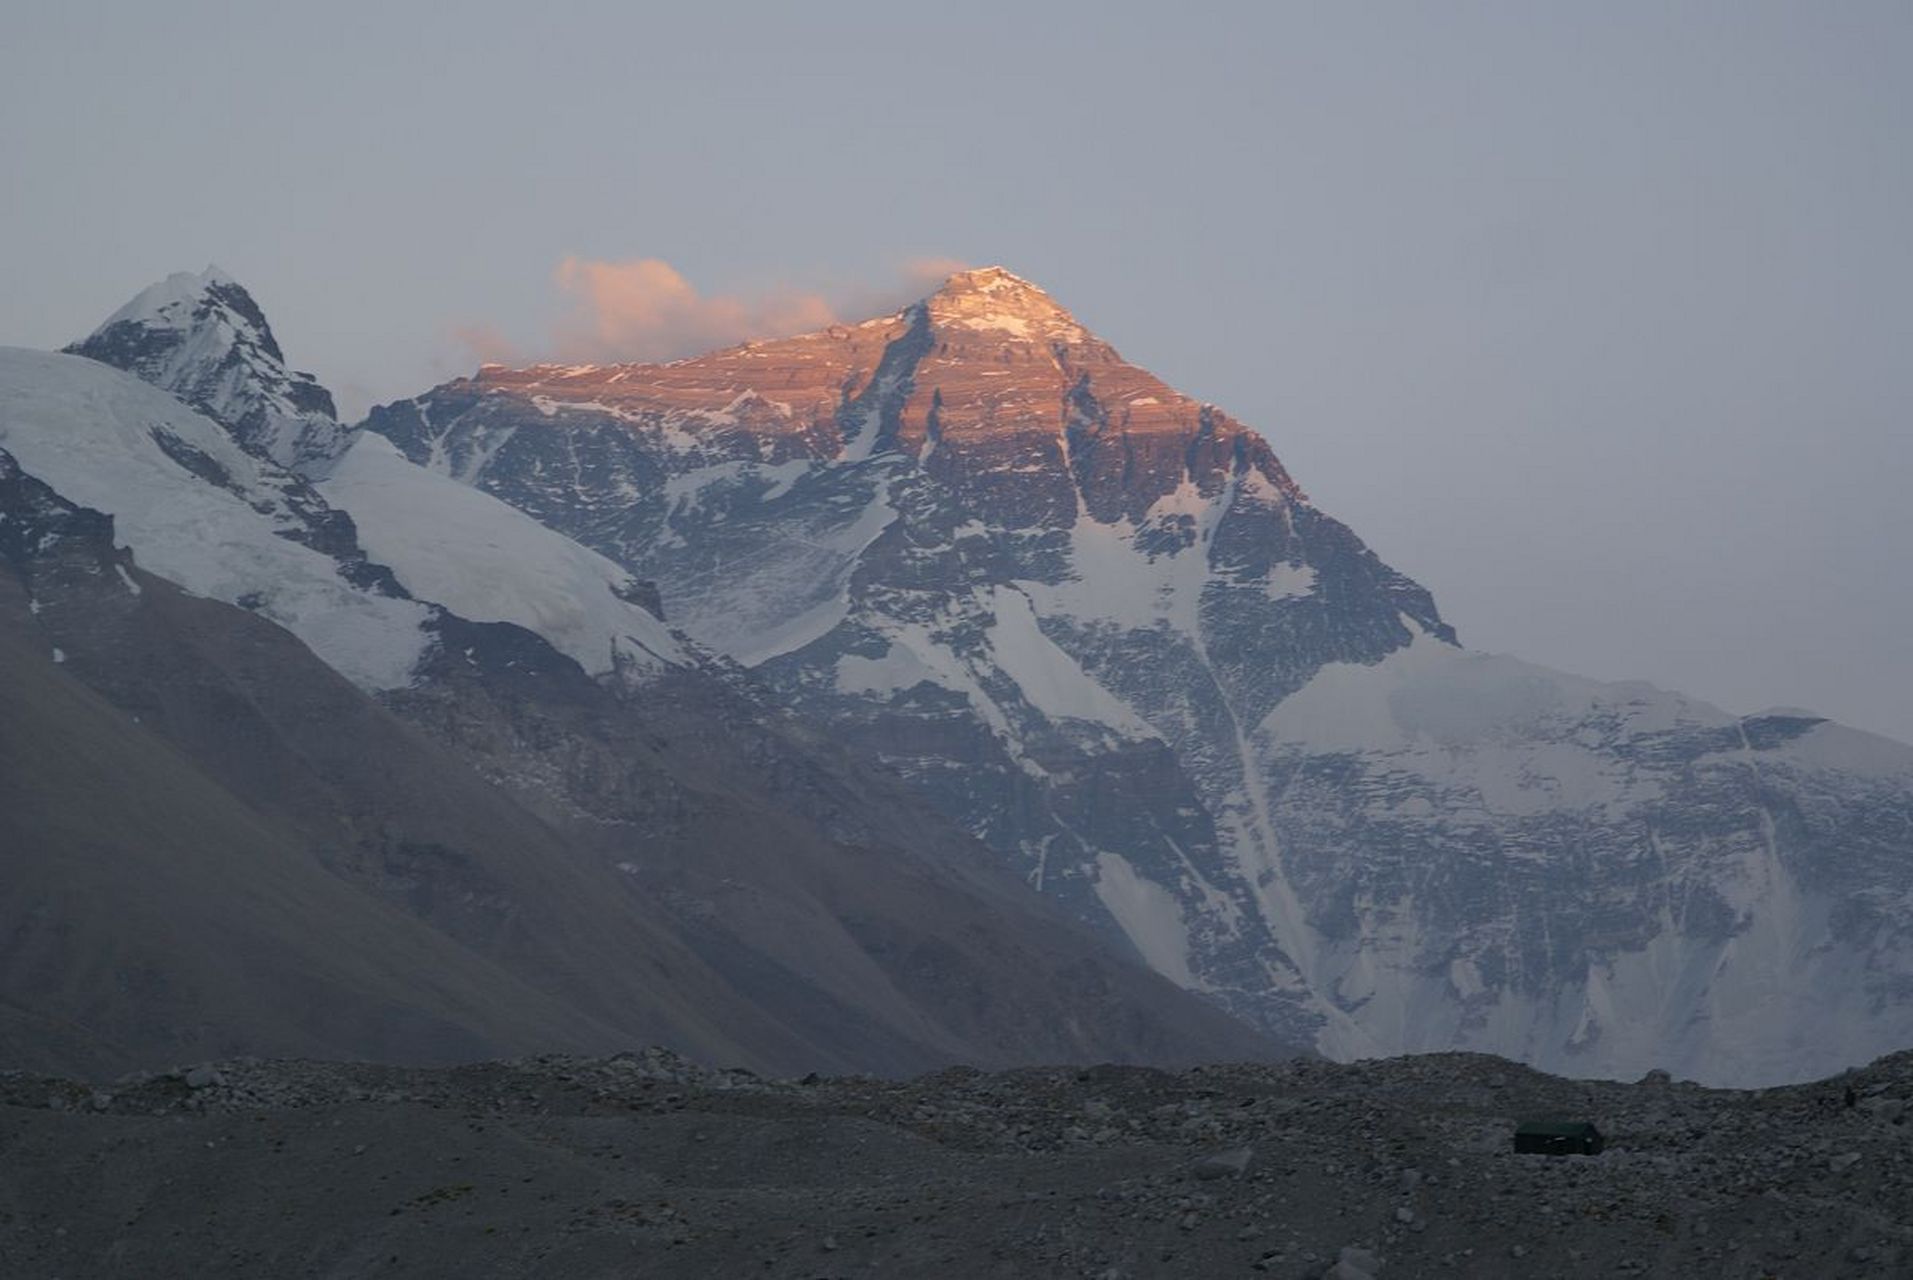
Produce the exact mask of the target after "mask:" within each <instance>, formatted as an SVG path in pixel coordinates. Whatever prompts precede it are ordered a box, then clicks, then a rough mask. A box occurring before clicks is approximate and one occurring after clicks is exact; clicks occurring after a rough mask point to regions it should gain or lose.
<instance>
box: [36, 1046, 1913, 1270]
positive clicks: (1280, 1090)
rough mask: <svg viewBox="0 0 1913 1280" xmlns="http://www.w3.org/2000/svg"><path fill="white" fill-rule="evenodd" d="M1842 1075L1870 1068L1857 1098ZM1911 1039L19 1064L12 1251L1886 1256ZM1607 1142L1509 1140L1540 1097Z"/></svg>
mask: <svg viewBox="0 0 1913 1280" xmlns="http://www.w3.org/2000/svg"><path fill="white" fill-rule="evenodd" d="M1848 1090H1851V1103H1850V1105H1849V1098H1848ZM1909 1100H1913V1054H1901V1055H1897V1056H1895V1057H1891V1058H1886V1059H1882V1060H1880V1061H1878V1062H1876V1063H1875V1064H1873V1065H1872V1066H1871V1067H1869V1068H1866V1069H1863V1070H1860V1071H1857V1072H1854V1073H1851V1074H1850V1075H1848V1076H1845V1077H1841V1078H1838V1079H1835V1080H1831V1081H1826V1082H1821V1083H1817V1084H1810V1085H1799V1086H1791V1087H1787V1088H1779V1089H1769V1090H1760V1091H1725V1090H1711V1089H1706V1088H1702V1087H1700V1086H1697V1085H1693V1084H1689V1083H1685V1082H1674V1081H1670V1080H1667V1079H1666V1078H1664V1077H1661V1076H1659V1075H1656V1076H1653V1077H1650V1078H1649V1079H1646V1080H1643V1081H1641V1082H1639V1083H1636V1084H1615V1083H1606V1082H1589V1081H1571V1080H1563V1079H1558V1078H1555V1077H1550V1076H1546V1075H1542V1074H1540V1073H1537V1072H1534V1071H1530V1070H1527V1069H1525V1068H1522V1067H1519V1066H1516V1065H1513V1064H1510V1063H1507V1062H1504V1061H1502V1060H1499V1059H1495V1058H1487V1057H1480V1056H1474V1055H1440V1056H1431V1057H1423V1058H1408V1059H1398V1060H1390V1061H1381V1062H1374V1063H1366V1064H1356V1065H1348V1066H1338V1065H1332V1064H1326V1063H1322V1062H1317V1061H1303V1062H1295V1063H1290V1064H1284V1065H1278V1066H1220V1067H1210V1068H1199V1069H1195V1070H1191V1071H1187V1072H1183V1073H1168V1072H1162V1071H1155V1070H1149V1069H1143V1068H1119V1067H1109V1066H1101V1067H1091V1068H1087V1069H1079V1068H1046V1069H1033V1070H1024V1071H1015V1072H1007V1073H1000V1074H985V1073H981V1072H975V1071H969V1070H962V1069H958V1070H950V1071H945V1072H941V1073H938V1074H935V1075H930V1076H924V1077H921V1078H918V1079H915V1080H908V1081H900V1082H899V1081H885V1080H876V1079H869V1078H845V1079H819V1078H815V1077H811V1078H806V1079H804V1080H767V1079H762V1078H760V1077H757V1076H755V1075H753V1074H751V1073H749V1072H745V1071H736V1070H732V1071H712V1070H706V1069H703V1068H700V1067H697V1066H694V1065H692V1064H690V1063H688V1062H686V1061H684V1060H683V1059H681V1058H678V1057H676V1056H675V1055H672V1054H670V1053H667V1052H664V1051H661V1050H651V1051H647V1052H645V1053H642V1054H625V1055H620V1056H618V1057H614V1058H608V1059H589V1060H587V1059H576V1058H563V1057H540V1058H534V1059H526V1060H521V1061H517V1062H509V1063H496V1064H485V1065H479V1066H472V1067H463V1068H455V1069H448V1070H413V1069H401V1068H390V1067H374V1066H362V1065H337V1064H325V1063H309V1062H258V1061H235V1062H223V1063H219V1064H207V1065H200V1066H195V1067H191V1068H187V1069H182V1070H179V1071H175V1072H170V1073H165V1074H160V1075H149V1076H142V1077H135V1078H128V1079H125V1080H122V1081H120V1082H118V1083H115V1084H113V1085H107V1086H91V1085H84V1084H78V1083H74V1082H71V1081H64V1080H55V1079H48V1078H44V1077H33V1076H26V1075H21V1074H10V1075H5V1076H0V1152H4V1159H0V1169H3V1170H4V1172H0V1260H4V1262H5V1264H6V1272H7V1274H9V1275H18V1276H37V1275H81V1274H98V1273H101V1272H102V1271H103V1270H105V1269H106V1266H107V1263H108V1261H109V1260H111V1261H113V1262H114V1263H116V1264H117V1265H119V1266H120V1267H121V1268H122V1269H124V1270H125V1271H126V1273H127V1274H140V1275H151V1276H161V1275H219V1274H235V1275H237V1274H246V1275H257V1274H274V1275H323V1276H347V1275H353V1276H356V1275H460V1276H474V1275H525V1274H553V1275H557V1274H564V1275H629V1274H643V1275H659V1274H664V1275H768V1276H804V1277H812V1276H850V1275H871V1274H876V1275H912V1276H915V1275H948V1276H992V1275H1000V1276H1035V1275H1040V1276H1086V1277H1102V1278H1104V1280H1114V1278H1116V1277H1143V1276H1156V1275H1260V1274H1271V1275H1278V1276H1294V1277H1303V1276H1308V1277H1315V1276H1325V1275H1326V1276H1333V1277H1337V1278H1339V1280H1352V1278H1355V1277H1362V1276H1390V1277H1394V1276H1419V1275H1457V1276H1530V1275H1549V1276H1554V1275H1566V1276H1572V1275H1630V1274H1632V1275H1660V1276H1698V1275H1733V1276H1743V1275H1744V1276H1765V1275H1771V1276H1795V1275H1799V1276H1832V1275H1854V1276H1873V1275H1878V1276H1889V1275H1905V1274H1907V1271H1906V1268H1907V1267H1908V1265H1909V1263H1910V1262H1913V1150H1910V1148H1913V1142H1910V1141H1909V1139H1913V1129H1909V1127H1908V1126H1907V1125H1906V1115H1907V1109H1908V1105H1909ZM1538 1114H1555V1115H1571V1116H1574V1117H1579V1118H1588V1119H1592V1120H1594V1121H1595V1122H1596V1123H1597V1124H1598V1125H1599V1126H1600V1127H1601V1128H1602V1130H1603V1132H1604V1133H1605V1134H1606V1135H1607V1138H1608V1148H1607V1150H1606V1151H1605V1152H1604V1153H1603V1154H1601V1155H1599V1156H1595V1157H1567V1158H1553V1157H1546V1156H1528V1155H1516V1154H1514V1153H1513V1152H1512V1150H1511V1135H1512V1132H1513V1127H1514V1124H1515V1122H1516V1120H1517V1119H1518V1118H1521V1117H1526V1116H1530V1115H1538Z"/></svg>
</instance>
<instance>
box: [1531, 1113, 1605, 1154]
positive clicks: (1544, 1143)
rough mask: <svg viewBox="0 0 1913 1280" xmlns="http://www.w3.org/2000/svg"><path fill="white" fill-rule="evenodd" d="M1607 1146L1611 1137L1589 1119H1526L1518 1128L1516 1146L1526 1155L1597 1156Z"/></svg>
mask: <svg viewBox="0 0 1913 1280" xmlns="http://www.w3.org/2000/svg"><path fill="white" fill-rule="evenodd" d="M1605 1146H1607V1139H1605V1138H1603V1137H1602V1136H1601V1131H1600V1130H1599V1129H1597V1128H1595V1127H1594V1126H1593V1125H1592V1124H1590V1123H1588V1122H1587V1121H1586V1120H1523V1121H1522V1122H1521V1123H1520V1124H1518V1125H1516V1126H1515V1131H1514V1149H1515V1151H1516V1152H1518V1153H1521V1154H1524V1155H1540V1156H1594V1155H1599V1154H1600V1153H1601V1149H1602V1148H1603V1147H1605Z"/></svg>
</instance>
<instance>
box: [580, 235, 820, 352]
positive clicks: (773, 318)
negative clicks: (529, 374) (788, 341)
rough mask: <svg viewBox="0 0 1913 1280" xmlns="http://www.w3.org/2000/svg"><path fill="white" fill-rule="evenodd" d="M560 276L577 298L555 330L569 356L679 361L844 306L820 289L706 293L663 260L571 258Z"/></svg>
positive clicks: (792, 328) (816, 325)
mask: <svg viewBox="0 0 1913 1280" xmlns="http://www.w3.org/2000/svg"><path fill="white" fill-rule="evenodd" d="M553 279H554V280H555V281H556V282H557V285H558V287H559V289H561V290H563V291H564V292H565V293H566V294H568V295H570V298H571V302H572V308H571V312H570V314H568V315H567V316H566V317H565V318H564V319H563V320H562V321H561V322H560V324H559V327H558V332H557V334H556V337H557V343H558V348H559V352H560V356H561V358H563V359H570V360H600V361H613V360H672V359H676V358H677V357H679V356H686V355H695V354H697V353H698V352H701V351H709V350H711V349H712V348H714V347H727V346H731V345H732V344H734V343H739V342H743V341H746V340H747V339H751V338H770V337H783V336H785V335H788V334H793V333H805V332H808V331H809V330H812V329H821V328H823V327H824V326H825V325H829V324H835V323H836V322H837V309H836V308H835V307H834V306H832V305H831V304H830V302H829V301H828V300H827V299H826V298H824V297H823V295H822V294H817V293H802V292H797V291H794V290H777V291H774V292H771V293H767V294H764V295H762V296H760V297H740V296H731V295H723V294H718V295H713V296H710V297H706V296H705V295H703V294H700V293H699V292H698V291H697V290H696V289H695V288H693V287H692V285H691V282H690V281H688V280H686V279H685V278H684V276H683V275H682V274H680V273H679V271H678V270H677V268H675V267H673V266H672V265H671V264H670V263H668V262H666V261H664V260H663V259H662V258H635V259H632V260H630V261H626V262H598V261H594V260H592V259H589V258H578V257H567V258H566V259H565V260H564V261H563V262H560V263H559V264H558V270H557V271H556V273H555V274H554V275H553Z"/></svg>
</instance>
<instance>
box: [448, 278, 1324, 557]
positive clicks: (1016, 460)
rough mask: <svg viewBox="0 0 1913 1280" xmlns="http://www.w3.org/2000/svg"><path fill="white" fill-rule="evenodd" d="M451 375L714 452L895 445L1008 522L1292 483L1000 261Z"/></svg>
mask: <svg viewBox="0 0 1913 1280" xmlns="http://www.w3.org/2000/svg"><path fill="white" fill-rule="evenodd" d="M886 357H888V358H889V361H890V363H889V364H888V365H886V364H885V360H886ZM886 379H893V380H894V381H895V383H896V385H895V386H894V387H893V388H887V387H885V386H880V385H878V384H879V383H882V382H884V381H885V380H886ZM460 385H461V386H463V387H464V388H465V389H468V390H469V391H471V392H473V393H475V394H478V395H484V394H488V393H504V394H507V395H510V396H513V397H516V398H520V399H523V400H526V401H529V402H531V403H533V404H534V405H537V406H539V407H540V408H541V409H542V410H544V411H545V412H546V413H547V414H550V413H555V412H559V411H562V410H563V409H565V408H571V409H589V410H592V411H596V412H601V413H603V412H609V413H612V414H614V415H616V416H618V417H621V418H626V419H629V420H631V421H633V422H643V423H651V424H656V423H663V422H668V423H671V424H673V425H674V426H675V427H677V428H678V429H680V430H682V431H685V432H688V433H691V434H693V435H695V436H697V437H698V438H699V442H700V444H701V446H702V447H704V448H706V449H709V450H710V451H712V452H714V453H717V454H723V455H729V456H737V457H751V458H756V459H759V460H761V461H765V462H771V463H776V462H783V461H787V460H790V459H793V458H804V457H820V458H821V457H835V456H838V455H840V454H842V453H844V452H845V451H847V450H850V449H854V448H857V447H859V445H861V446H862V447H863V448H864V449H865V450H866V451H868V450H869V449H871V448H873V447H874V448H880V449H886V450H895V451H898V452H902V453H904V454H907V455H913V456H915V457H916V458H917V459H918V461H919V463H920V464H921V465H922V466H923V467H924V468H925V469H926V470H927V471H929V472H931V473H932V474H934V475H936V476H937V477H938V478H939V479H941V480H944V481H945V482H947V483H950V484H952V485H953V486H954V487H955V488H956V489H958V491H962V490H963V489H965V488H967V487H968V486H969V485H970V484H972V483H977V482H980V481H982V480H984V479H985V478H987V479H988V481H989V483H990V484H991V485H992V487H993V488H995V489H996V490H997V492H998V494H999V496H1000V498H1001V497H1005V496H1007V497H1008V499H1009V500H1008V506H1009V508H1010V509H1011V510H1013V511H1014V512H1015V513H1016V518H1017V519H1018V521H1019V522H1020V523H1022V524H1024V525H1051V526H1053V525H1059V524H1067V523H1069V522H1071V521H1073V520H1074V519H1075V518H1076V515H1077V514H1078V512H1079V511H1086V512H1087V513H1088V514H1090V515H1091V516H1093V517H1095V518H1097V519H1099V520H1104V521H1111V520H1118V519H1122V518H1124V517H1128V518H1130V519H1135V520H1139V519H1141V517H1142V515H1143V513H1144V512H1146V511H1147V510H1148V509H1149V508H1150V507H1151V506H1152V505H1154V504H1155V503H1156V502H1158V501H1160V500H1161V499H1163V498H1165V497H1168V496H1170V495H1171V494H1173V493H1175V492H1176V491H1177V490H1178V489H1179V488H1180V487H1181V486H1182V485H1184V484H1185V483H1189V484H1193V485H1194V486H1195V488H1196V490H1197V491H1198V492H1200V493H1201V494H1203V495H1210V494H1213V493H1214V492H1215V491H1216V490H1217V489H1218V488H1219V487H1220V486H1221V485H1223V484H1224V483H1226V482H1227V479H1228V477H1229V476H1231V475H1237V474H1240V475H1247V474H1250V473H1255V474H1259V475H1260V476H1262V477H1263V479H1265V480H1266V481H1268V482H1269V484H1271V485H1272V486H1274V488H1275V489H1277V490H1279V491H1281V492H1283V493H1286V494H1293V493H1295V492H1296V489H1295V485H1294V483H1293V481H1291V480H1290V479H1289V477H1288V475H1287V473H1286V472H1285V471H1283V469H1282V467H1281V464H1280V463H1278V462H1277V461H1276V459H1275V457H1274V455H1273V454H1272V453H1271V452H1270V451H1269V448H1268V446H1267V444H1266V443H1264V442H1263V440H1262V439H1261V438H1260V437H1259V436H1257V435H1255V434H1254V433H1253V432H1250V431H1248V430H1246V429H1245V428H1244V427H1242V426H1241V424H1239V423H1237V422H1235V421H1234V420H1233V419H1231V418H1229V417H1227V416H1226V415H1224V414H1222V413H1221V412H1219V411H1217V410H1216V409H1214V408H1213V407H1211V406H1207V405H1203V404H1201V403H1199V402H1197V401H1195V400H1192V399H1190V398H1189V397H1187V396H1184V395H1182V394H1180V393H1179V392H1177V391H1174V390H1173V389H1171V388H1170V387H1169V386H1167V385H1166V384H1164V383H1163V382H1162V381H1161V380H1160V379H1158V378H1156V377H1154V376H1153V375H1151V374H1149V373H1147V372H1145V371H1144V370H1142V369H1138V368H1136V367H1135V366H1133V365H1130V364H1128V363H1126V362H1124V360H1123V359H1122V357H1121V356H1120V355H1118V354H1117V353H1116V350H1115V348H1113V347H1111V346H1110V345H1109V344H1108V343H1106V342H1104V341H1103V340H1102V339H1100V338H1098V337H1097V336H1096V335H1095V334H1093V333H1091V332H1090V331H1089V330H1087V329H1085V328H1084V327H1083V326H1082V325H1081V324H1079V323H1078V322H1077V321H1076V319H1075V317H1073V316H1071V315H1070V314H1069V312H1067V311H1065V310H1064V309H1063V308H1062V307H1060V306H1058V305H1057V304H1056V302H1055V301H1054V300H1053V299H1051V298H1050V297H1049V295H1048V294H1046V293H1044V292H1043V291H1042V290H1041V289H1038V288H1037V287H1036V286H1034V285H1032V284H1030V283H1028V282H1027V281H1025V280H1021V279H1019V278H1018V277H1016V276H1014V275H1012V274H1010V273H1009V272H1007V271H1005V270H1003V269H1002V268H1000V267H984V268H979V269H977V270H972V271H960V272H958V273H956V274H955V275H952V276H951V277H950V278H949V279H948V280H947V281H945V282H944V284H943V286H942V287H941V288H940V289H938V290H937V291H936V292H935V293H933V294H931V295H930V296H929V297H928V298H926V299H925V300H924V301H923V302H921V303H919V304H917V305H915V306H912V307H908V308H905V309H904V310H903V311H901V312H899V313H897V314H895V315H891V316H885V317H881V318H879V319H875V320H870V321H866V322H864V323H862V324H857V325H847V326H846V325H837V326H831V327H830V328H827V329H822V330H819V331H817V332H815V333H809V334H804V335H802V336H800V337H795V338H784V339H779V340H776V341H770V342H751V343H746V344H744V345H742V346H736V347H730V348H727V349H725V350H722V351H715V352H712V353H710V354H708V355H703V356H696V357H693V358H691V359H686V360H676V361H672V362H670V363H667V364H617V365H537V366H533V367H532V368H529V369H506V368H503V367H501V366H495V365H488V366H486V367H485V368H483V369H481V370H480V371H479V373H478V375H477V377H476V378H475V379H472V380H470V381H469V382H468V383H466V384H460ZM1065 463H1067V465H1064V464H1065Z"/></svg>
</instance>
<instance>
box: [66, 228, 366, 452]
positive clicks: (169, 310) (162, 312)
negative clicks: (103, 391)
mask: <svg viewBox="0 0 1913 1280" xmlns="http://www.w3.org/2000/svg"><path fill="white" fill-rule="evenodd" d="M67 351H68V352H70V353H71V354H73V355H81V356H86V357H87V358H89V359H92V360H97V361H99V362H100V363H102V364H110V365H112V366H113V367H115V368H117V369H124V370H125V371H127V372H128V373H131V374H133V375H135V376H137V377H139V378H142V379H144V380H145V381H147V382H150V383H152V384H153V385H154V386H157V387H161V388H163V389H165V390H167V391H170V392H172V393H173V394H174V395H176V396H178V397H179V398H180V399H181V400H184V401H185V402H186V403H188V404H190V405H192V406H193V407H194V408H196V409H198V410H200V411H201V412H202V413H205V414H207V415H208V416H209V417H211V418H213V419H214V420H215V421H217V422H220V423H222V424H223V425H224V426H225V427H226V429H227V430H229V431H231V432H232V433H233V435H234V437H235V438H236V439H238V441H239V443H240V444H241V445H243V446H244V447H245V448H246V449H247V450H248V451H250V452H252V453H254V454H256V455H258V456H260V457H266V458H270V459H271V460H272V461H274V462H277V463H279V464H280V465H281V466H287V467H291V468H293V469H294V470H297V471H301V472H302V473H304V472H311V473H313V474H319V473H322V472H323V471H324V470H325V469H326V467H327V466H329V465H330V463H331V461H332V460H334V459H335V458H336V457H337V455H338V452H339V450H340V449H341V448H343V446H344V443H345V442H346V440H347V439H348V437H349V433H348V432H346V431H345V430H344V429H343V428H342V427H341V426H340V425H339V422H338V417H337V413H336V411H335V410H334V408H333V404H332V396H331V393H330V392H328V391H327V390H326V389H325V388H324V387H322V386H320V385H319V383H318V382H317V381H316V380H315V379H314V378H313V376H312V375H311V374H309V373H299V372H296V371H294V370H292V369H289V368H287V367H286V359H285V353H284V352H282V351H281V350H280V349H279V342H278V340H277V339H276V338H274V337H273V335H272V326H271V325H270V324H268V323H267V322H266V313H265V312H264V311H262V310H261V309H260V307H259V304H258V303H257V302H255V301H254V300H253V296H252V294H250V293H248V292H247V291H246V288H245V286H244V285H242V284H240V283H239V282H238V281H237V280H235V279H233V278H232V276H230V275H228V274H227V273H226V272H225V271H223V270H221V269H220V268H219V267H217V266H214V265H208V266H207V267H206V269H205V270H204V271H201V272H198V273H194V272H191V271H178V272H175V273H173V274H172V275H169V276H167V277H166V278H165V279H164V280H161V281H159V282H157V283H155V284H152V285H148V286H147V287H146V288H144V289H142V290H140V291H139V292H138V293H137V294H135V295H133V298H132V299H131V300H130V301H129V302H127V304H126V305H125V306H123V307H121V308H120V309H119V310H118V311H115V312H114V313H113V314H112V315H110V316H108V317H107V318H106V320H105V321H104V322H103V323H102V324H101V325H100V326H99V328H97V329H95V330H94V331H93V332H92V333H91V334H89V335H88V336H87V337H86V338H85V339H84V340H82V341H80V342H76V343H74V344H73V345H72V346H70V347H68V348H67Z"/></svg>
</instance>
